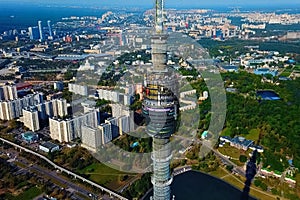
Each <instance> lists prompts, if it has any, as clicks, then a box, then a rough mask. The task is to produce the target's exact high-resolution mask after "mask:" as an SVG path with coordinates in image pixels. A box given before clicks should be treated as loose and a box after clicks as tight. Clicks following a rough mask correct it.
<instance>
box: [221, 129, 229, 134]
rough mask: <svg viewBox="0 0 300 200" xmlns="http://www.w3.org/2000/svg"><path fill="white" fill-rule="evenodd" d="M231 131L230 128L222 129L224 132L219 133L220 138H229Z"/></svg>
mask: <svg viewBox="0 0 300 200" xmlns="http://www.w3.org/2000/svg"><path fill="white" fill-rule="evenodd" d="M230 134H231V130H230V128H224V130H223V131H222V133H221V136H230Z"/></svg>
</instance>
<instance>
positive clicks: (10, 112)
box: [0, 93, 43, 120]
mask: <svg viewBox="0 0 300 200" xmlns="http://www.w3.org/2000/svg"><path fill="white" fill-rule="evenodd" d="M40 103H43V94H42V93H35V94H29V95H26V96H25V97H23V98H17V99H14V100H4V101H0V119H1V120H12V119H15V118H19V117H20V116H22V115H23V111H22V110H23V109H24V108H27V107H30V106H35V105H38V104H40Z"/></svg>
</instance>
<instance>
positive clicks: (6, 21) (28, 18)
mask: <svg viewBox="0 0 300 200" xmlns="http://www.w3.org/2000/svg"><path fill="white" fill-rule="evenodd" d="M105 11H106V9H104V8H103V9H102V8H82V7H66V6H65V7H64V6H46V5H38V4H33V3H29V4H21V5H16V4H14V3H3V2H0V33H2V32H3V31H7V30H10V29H27V28H28V27H29V26H37V21H39V20H41V21H42V23H43V26H47V24H46V23H47V20H51V21H52V23H55V22H57V21H59V20H61V18H62V17H70V16H96V17H101V16H102V14H103V13H104V12H105Z"/></svg>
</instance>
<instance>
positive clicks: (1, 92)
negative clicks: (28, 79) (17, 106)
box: [0, 84, 18, 101]
mask: <svg viewBox="0 0 300 200" xmlns="http://www.w3.org/2000/svg"><path fill="white" fill-rule="evenodd" d="M17 98H18V94H17V88H16V85H15V84H8V85H3V86H2V87H0V100H6V101H9V100H15V99H17Z"/></svg>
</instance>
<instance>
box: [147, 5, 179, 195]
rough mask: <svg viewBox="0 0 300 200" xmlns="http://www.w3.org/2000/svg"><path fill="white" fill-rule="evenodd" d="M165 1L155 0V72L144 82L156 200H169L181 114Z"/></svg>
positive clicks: (148, 75) (153, 53)
mask: <svg viewBox="0 0 300 200" xmlns="http://www.w3.org/2000/svg"><path fill="white" fill-rule="evenodd" d="M163 4H164V2H163V0H156V4H155V5H156V6H155V25H154V33H153V35H152V37H151V47H152V63H153V69H151V70H150V71H149V73H148V74H147V76H146V77H145V79H144V86H143V87H144V101H143V115H144V116H145V118H146V123H147V127H146V133H147V134H148V135H149V136H151V137H152V138H153V143H152V146H153V153H152V155H151V158H152V160H153V175H152V178H151V182H152V184H153V196H152V197H151V198H152V199H153V200H170V185H171V183H172V180H173V178H172V177H171V173H170V160H171V157H172V156H171V148H170V143H169V141H170V137H171V135H172V134H173V133H174V132H175V128H176V120H177V114H178V110H179V109H178V100H177V96H178V94H177V91H178V88H177V85H178V84H177V78H176V75H175V74H174V73H173V72H172V71H171V70H169V69H168V68H167V65H166V63H167V39H168V35H167V34H166V33H164V27H163V21H164V20H163V16H164V13H163Z"/></svg>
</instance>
